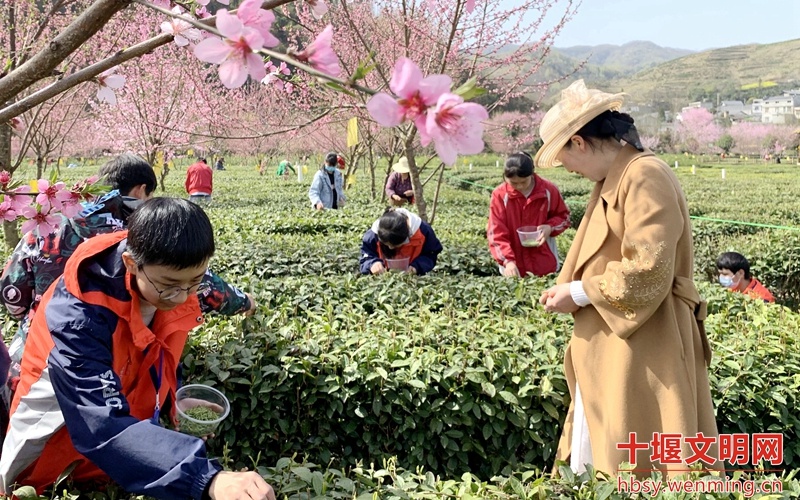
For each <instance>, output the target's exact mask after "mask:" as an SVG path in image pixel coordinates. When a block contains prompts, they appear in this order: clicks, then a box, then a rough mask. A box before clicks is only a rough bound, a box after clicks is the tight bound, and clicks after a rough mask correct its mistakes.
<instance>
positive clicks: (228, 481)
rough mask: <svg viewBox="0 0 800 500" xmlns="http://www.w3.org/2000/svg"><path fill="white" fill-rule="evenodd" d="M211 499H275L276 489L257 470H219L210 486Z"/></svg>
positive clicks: (209, 494)
mask: <svg viewBox="0 0 800 500" xmlns="http://www.w3.org/2000/svg"><path fill="white" fill-rule="evenodd" d="M208 496H209V497H211V500H275V491H273V489H272V486H270V485H269V484H267V482H266V481H264V478H262V477H261V476H260V475H259V474H258V473H257V472H254V471H249V472H227V471H221V472H218V473H217V475H216V476H214V478H213V479H212V480H211V485H210V486H209V487H208Z"/></svg>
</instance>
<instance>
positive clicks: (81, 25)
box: [0, 0, 128, 121]
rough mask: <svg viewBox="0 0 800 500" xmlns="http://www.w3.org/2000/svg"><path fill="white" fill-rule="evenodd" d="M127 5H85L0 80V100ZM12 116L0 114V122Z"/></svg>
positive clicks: (106, 1)
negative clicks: (48, 41)
mask: <svg viewBox="0 0 800 500" xmlns="http://www.w3.org/2000/svg"><path fill="white" fill-rule="evenodd" d="M127 5H128V0H97V1H96V2H95V3H93V4H92V5H91V6H89V8H87V9H86V10H84V11H83V13H82V14H81V15H80V16H79V17H78V18H77V19H76V20H75V21H73V22H72V24H70V25H69V26H68V27H67V28H66V29H65V30H64V31H62V32H61V33H59V34H58V35H57V36H56V37H55V38H54V39H53V40H51V41H50V43H49V44H48V46H47V49H46V50H41V51H40V52H39V53H37V54H36V55H34V56H33V57H31V58H30V59H29V60H28V61H26V62H25V64H23V65H22V66H20V67H19V68H17V69H15V70H14V71H13V72H12V73H11V74H9V75H8V76H6V77H5V78H2V79H0V102H7V101H9V100H11V99H12V98H13V97H14V96H16V95H17V94H19V93H20V92H22V91H23V90H25V89H26V88H28V87H30V86H31V85H33V84H34V83H36V82H37V81H39V80H41V79H42V78H44V77H45V76H47V75H50V74H51V73H52V71H53V69H55V67H56V66H58V64H59V63H61V61H63V60H64V59H66V58H67V56H69V55H70V54H72V53H73V52H74V51H75V50H77V49H78V47H80V46H81V45H83V44H84V43H85V42H86V40H88V39H89V38H91V37H92V36H93V35H94V34H95V33H97V32H98V31H100V29H101V28H102V27H103V26H105V24H106V23H107V22H108V21H109V19H111V17H112V16H113V15H114V14H116V13H117V12H119V11H120V10H122V9H124V8H125V7H126V6H127ZM28 109H30V108H28ZM13 116H15V115H12V114H9V115H7V116H3V117H2V118H0V121H5V120H8V119H10V118H11V117H13Z"/></svg>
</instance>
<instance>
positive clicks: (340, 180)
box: [308, 153, 347, 210]
mask: <svg viewBox="0 0 800 500" xmlns="http://www.w3.org/2000/svg"><path fill="white" fill-rule="evenodd" d="M337 159H338V156H337V155H336V153H328V155H327V156H326V157H325V164H324V165H323V166H322V168H320V169H319V171H318V172H317V173H316V174H314V180H312V181H311V187H310V188H309V189H308V198H309V200H311V206H312V207H314V208H315V209H317V210H325V209H334V210H336V209H338V208H342V207H343V206H344V203H345V201H346V200H347V198H346V197H345V195H344V176H343V175H342V173H341V172H340V171H339V169H337V168H336V161H337Z"/></svg>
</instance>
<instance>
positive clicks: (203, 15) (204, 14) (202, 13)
mask: <svg viewBox="0 0 800 500" xmlns="http://www.w3.org/2000/svg"><path fill="white" fill-rule="evenodd" d="M194 14H195V15H196V16H197V18H198V19H207V18H209V17H211V13H210V12H209V11H208V9H206V7H205V5H202V6H200V7H198V8H196V9H194Z"/></svg>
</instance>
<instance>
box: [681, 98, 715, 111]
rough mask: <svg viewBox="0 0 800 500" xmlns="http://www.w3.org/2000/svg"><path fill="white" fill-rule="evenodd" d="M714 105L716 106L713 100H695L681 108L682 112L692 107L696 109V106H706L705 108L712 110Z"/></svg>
mask: <svg viewBox="0 0 800 500" xmlns="http://www.w3.org/2000/svg"><path fill="white" fill-rule="evenodd" d="M713 107H714V103H713V102H711V101H702V102H701V101H695V102H690V103H689V104H688V105H686V106H684V107H682V108H681V113H686V112H687V111H689V110H690V109H694V108H705V109H707V110H709V111H711V109H712V108H713Z"/></svg>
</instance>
